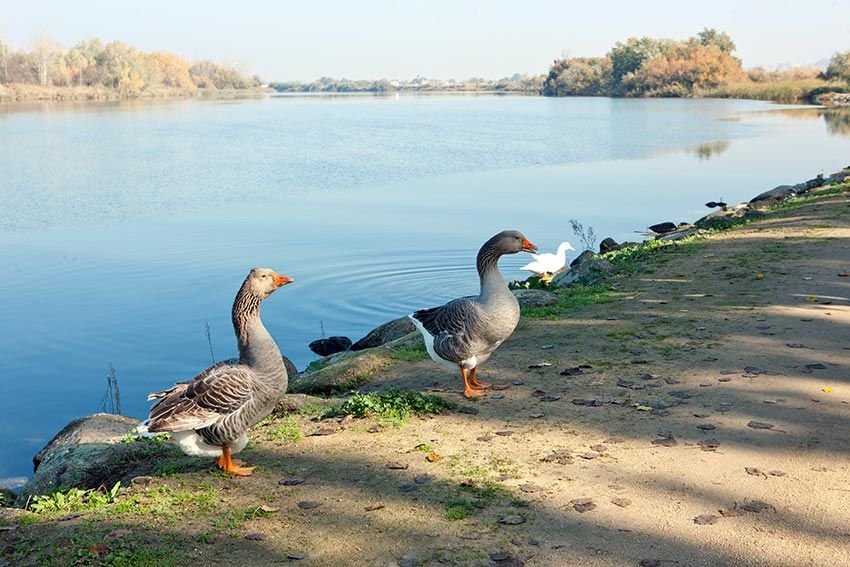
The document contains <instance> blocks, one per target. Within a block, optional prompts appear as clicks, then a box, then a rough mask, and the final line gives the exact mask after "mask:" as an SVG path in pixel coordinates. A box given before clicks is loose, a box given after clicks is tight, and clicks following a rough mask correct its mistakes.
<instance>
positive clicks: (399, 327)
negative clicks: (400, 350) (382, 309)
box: [349, 316, 416, 351]
mask: <svg viewBox="0 0 850 567" xmlns="http://www.w3.org/2000/svg"><path fill="white" fill-rule="evenodd" d="M415 330H416V326H415V325H414V324H413V321H411V320H410V319H409V318H408V317H407V316H405V317H399V318H398V319H393V320H392V321H387V322H386V323H384V324H383V325H378V326H377V327H375V328H374V329H372V330H371V331H369V333H368V334H367V335H366V336H365V337H363V338H362V339H360V340H359V341H357V342H356V343H354V344H353V345H351V348H350V349H349V350H355V351H356V350H363V349H367V348H375V347H378V346H381V345H385V344H387V343H388V342H391V341H394V340H396V339H400V338H401V337H403V336H405V335H409V334H410V333H412V332H413V331H415Z"/></svg>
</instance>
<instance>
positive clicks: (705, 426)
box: [697, 423, 717, 431]
mask: <svg viewBox="0 0 850 567" xmlns="http://www.w3.org/2000/svg"><path fill="white" fill-rule="evenodd" d="M697 429H702V430H703V431H713V430H715V429H717V427H716V426H714V425H712V424H710V423H700V424H699V425H697Z"/></svg>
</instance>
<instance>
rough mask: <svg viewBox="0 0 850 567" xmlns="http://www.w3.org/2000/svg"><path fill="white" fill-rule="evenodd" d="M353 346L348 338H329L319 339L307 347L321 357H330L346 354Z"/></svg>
mask: <svg viewBox="0 0 850 567" xmlns="http://www.w3.org/2000/svg"><path fill="white" fill-rule="evenodd" d="M350 346H351V339H349V338H348V337H328V338H326V339H317V340H315V341H313V342H312V343H310V344H309V345H307V347H308V348H309V349H310V350H312V351H313V352H315V353H316V354H318V355H319V356H330V355H332V354H336V353H338V352H344V351H346V350H348V348H349V347H350Z"/></svg>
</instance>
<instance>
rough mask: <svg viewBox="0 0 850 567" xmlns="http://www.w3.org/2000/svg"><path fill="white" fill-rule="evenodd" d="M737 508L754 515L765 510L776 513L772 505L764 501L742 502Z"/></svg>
mask: <svg viewBox="0 0 850 567" xmlns="http://www.w3.org/2000/svg"><path fill="white" fill-rule="evenodd" d="M738 508H740V509H741V510H746V511H747V512H755V513H756V514H760V513H761V512H764V511H765V510H769V511H771V512H776V507H775V506H774V505H773V504H768V503H767V502H765V501H764V500H744V502H743V504H740V505H739V506H738Z"/></svg>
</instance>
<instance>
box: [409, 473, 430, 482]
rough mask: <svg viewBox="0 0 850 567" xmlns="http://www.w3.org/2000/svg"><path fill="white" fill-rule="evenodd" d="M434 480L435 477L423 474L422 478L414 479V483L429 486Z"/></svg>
mask: <svg viewBox="0 0 850 567" xmlns="http://www.w3.org/2000/svg"><path fill="white" fill-rule="evenodd" d="M432 480H434V477H433V476H430V475H427V474H423V475H422V476H417V477H414V479H413V482H415V483H416V484H428V483H429V482H431V481H432Z"/></svg>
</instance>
